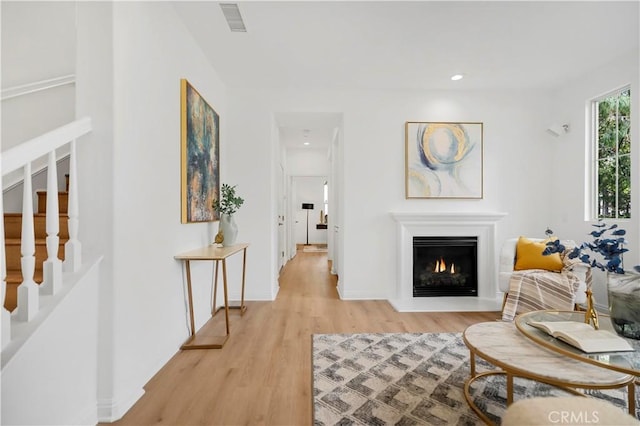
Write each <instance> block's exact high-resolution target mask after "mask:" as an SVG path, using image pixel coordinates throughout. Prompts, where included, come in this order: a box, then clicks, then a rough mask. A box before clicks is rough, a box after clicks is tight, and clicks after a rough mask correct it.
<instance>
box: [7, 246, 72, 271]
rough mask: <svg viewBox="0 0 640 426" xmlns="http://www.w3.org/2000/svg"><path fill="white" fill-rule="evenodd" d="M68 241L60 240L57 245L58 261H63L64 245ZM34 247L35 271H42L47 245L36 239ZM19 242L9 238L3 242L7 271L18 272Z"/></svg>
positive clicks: (20, 256) (19, 264)
mask: <svg viewBox="0 0 640 426" xmlns="http://www.w3.org/2000/svg"><path fill="white" fill-rule="evenodd" d="M67 241H68V240H62V239H61V240H60V243H59V244H58V259H60V260H64V244H65V243H66V242H67ZM35 243H36V244H35V247H36V253H35V256H36V270H38V269H42V262H44V261H45V260H47V257H48V256H47V243H46V241H45V240H44V239H37V240H36V241H35ZM20 245H21V241H20V240H19V239H16V238H10V239H7V240H5V249H6V250H5V252H6V259H7V270H9V269H17V270H20V268H21V267H22V262H21V258H22V253H21V251H20Z"/></svg>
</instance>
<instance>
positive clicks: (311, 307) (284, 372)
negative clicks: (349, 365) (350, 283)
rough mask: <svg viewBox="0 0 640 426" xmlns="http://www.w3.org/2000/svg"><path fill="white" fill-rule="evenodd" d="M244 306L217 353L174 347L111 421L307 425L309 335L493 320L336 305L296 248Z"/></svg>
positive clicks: (324, 272) (315, 259)
mask: <svg viewBox="0 0 640 426" xmlns="http://www.w3.org/2000/svg"><path fill="white" fill-rule="evenodd" d="M247 284H248V285H250V283H247ZM247 306H248V309H247V312H246V313H245V314H244V316H243V317H240V315H239V312H238V311H231V315H230V317H231V337H230V338H229V340H228V341H227V343H226V345H225V347H224V348H223V349H212V350H191V351H181V352H178V353H177V354H176V355H175V356H174V357H173V358H172V359H171V360H170V361H169V363H168V364H167V365H166V366H165V367H163V368H162V370H160V371H159V372H158V374H157V375H156V376H155V377H154V378H153V379H152V380H151V381H150V382H149V383H148V384H147V386H146V387H145V390H146V393H145V395H144V396H143V397H142V398H141V399H140V400H139V401H138V402H137V403H136V404H135V405H134V406H133V408H132V409H131V410H130V411H129V412H128V413H127V414H126V415H125V416H124V418H123V419H121V420H120V421H119V422H117V423H116V424H118V425H152V424H164V425H310V424H312V405H311V404H312V393H311V386H312V384H311V381H312V380H311V379H312V370H311V335H312V334H318V333H358V332H457V331H462V330H464V329H465V328H466V327H467V326H468V325H470V324H473V323H476V322H480V321H492V320H495V319H497V318H498V317H499V315H498V313H497V312H485V313H398V312H396V311H394V309H393V308H392V307H391V306H390V305H389V304H388V303H387V302H386V301H379V300H376V301H341V300H339V299H338V294H337V290H336V287H335V278H333V277H332V276H331V275H330V274H329V270H328V267H327V255H326V253H303V252H301V251H299V252H298V254H297V255H296V256H295V258H294V259H293V260H292V261H290V262H289V263H288V264H287V265H286V266H285V268H284V269H283V270H282V275H281V278H280V292H279V294H278V297H277V299H276V300H275V301H274V302H249V303H248V304H247ZM220 319H221V320H222V317H220ZM219 323H220V324H222V323H223V321H219ZM220 332H222V333H223V331H222V330H220Z"/></svg>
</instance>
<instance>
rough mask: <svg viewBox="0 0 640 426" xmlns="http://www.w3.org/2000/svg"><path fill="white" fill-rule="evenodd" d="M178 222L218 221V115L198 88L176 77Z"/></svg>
mask: <svg viewBox="0 0 640 426" xmlns="http://www.w3.org/2000/svg"><path fill="white" fill-rule="evenodd" d="M180 114H181V117H180V139H181V141H180V161H181V167H180V173H181V177H180V180H181V185H180V186H181V198H182V200H181V210H182V213H181V222H182V223H192V222H209V221H214V220H218V219H219V217H218V214H217V212H216V211H215V210H214V209H213V206H212V203H213V200H215V199H216V198H218V194H219V192H220V117H219V116H218V114H217V113H216V111H215V110H214V109H213V108H212V107H211V105H209V104H208V103H207V101H205V100H204V98H203V97H202V96H201V95H200V93H198V91H197V90H196V89H195V88H194V87H193V86H192V85H191V84H190V83H189V82H188V81H187V80H186V79H181V80H180Z"/></svg>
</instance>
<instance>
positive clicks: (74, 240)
mask: <svg viewBox="0 0 640 426" xmlns="http://www.w3.org/2000/svg"><path fill="white" fill-rule="evenodd" d="M77 176H78V170H77V167H76V140H75V139H73V140H72V141H71V142H70V144H69V201H68V203H69V205H68V207H67V212H68V213H67V214H68V216H69V241H67V243H66V244H65V245H64V263H63V266H64V270H65V272H78V270H79V269H80V267H81V266H82V244H81V243H80V241H79V240H78V227H79V224H80V220H79V215H80V210H79V209H78V183H77V181H78V179H77Z"/></svg>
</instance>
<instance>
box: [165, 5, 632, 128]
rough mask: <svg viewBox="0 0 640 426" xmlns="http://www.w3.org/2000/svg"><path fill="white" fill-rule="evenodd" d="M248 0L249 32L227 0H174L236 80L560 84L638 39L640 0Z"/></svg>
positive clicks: (212, 57)
mask: <svg viewBox="0 0 640 426" xmlns="http://www.w3.org/2000/svg"><path fill="white" fill-rule="evenodd" d="M238 5H239V8H240V12H241V13H242V16H243V18H244V22H245V25H246V27H247V32H246V33H237V32H234V33H232V32H231V31H229V27H228V25H227V23H226V21H225V20H224V17H223V15H222V12H221V10H220V7H219V4H218V2H210V1H196V2H175V3H174V7H175V9H176V11H177V12H178V14H179V15H180V16H181V18H182V19H183V21H184V22H185V24H186V26H187V28H189V30H190V31H191V32H192V34H193V36H194V38H195V39H196V40H197V41H198V42H199V44H200V45H201V47H202V49H203V51H204V53H205V55H207V57H208V58H209V61H210V62H211V64H212V65H213V67H214V68H215V69H216V71H217V72H218V74H219V76H220V78H221V79H222V81H223V82H224V83H225V85H227V86H228V87H230V88H320V89H341V88H349V89H358V88H361V89H445V90H451V89H462V90H482V89H551V88H554V87H559V86H561V85H562V84H563V83H564V82H567V81H570V80H571V79H573V78H575V77H576V76H578V75H580V74H581V73H583V72H585V71H587V70H590V69H594V68H596V67H597V66H598V65H600V64H603V63H606V62H610V61H611V60H613V59H615V58H616V57H619V56H622V55H624V54H625V53H627V52H629V51H631V50H632V49H636V50H637V49H638V48H639V42H640V33H639V28H640V23H639V21H640V19H639V18H640V8H639V5H640V2H639V1H638V0H636V1H622V2H615V1H565V2H557V1H532V2H526V1H494V2H489V1H467V2H457V1H440V2H437V1H408V2H404V1H353V2H344V1H315V2H313V1H283V2H271V1H252V2H249V1H240V2H238ZM456 73H462V74H464V75H465V78H464V79H462V80H461V81H457V82H454V81H451V80H450V77H451V75H453V74H456ZM297 127H301V126H297Z"/></svg>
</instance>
